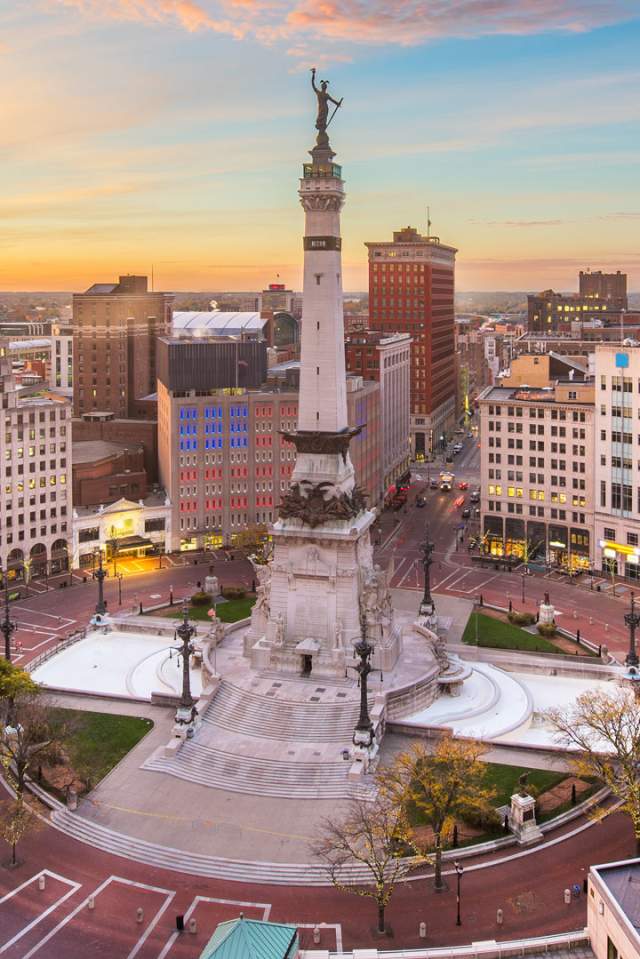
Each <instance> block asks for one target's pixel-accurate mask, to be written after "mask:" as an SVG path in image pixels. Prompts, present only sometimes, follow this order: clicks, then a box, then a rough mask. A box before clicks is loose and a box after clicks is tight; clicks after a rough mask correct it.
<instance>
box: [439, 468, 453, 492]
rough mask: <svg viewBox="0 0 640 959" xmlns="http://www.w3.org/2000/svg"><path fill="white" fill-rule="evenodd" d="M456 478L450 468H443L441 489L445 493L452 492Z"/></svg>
mask: <svg viewBox="0 0 640 959" xmlns="http://www.w3.org/2000/svg"><path fill="white" fill-rule="evenodd" d="M455 478H456V477H455V474H454V473H451V472H449V470H443V472H442V473H440V489H441V491H442V492H443V493H450V492H451V490H452V489H453V483H454V480H455Z"/></svg>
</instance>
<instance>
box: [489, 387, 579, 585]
mask: <svg viewBox="0 0 640 959" xmlns="http://www.w3.org/2000/svg"><path fill="white" fill-rule="evenodd" d="M593 396H594V386H593V382H592V381H590V380H587V381H585V382H579V381H577V380H575V381H572V380H569V379H567V380H564V381H563V382H560V381H557V382H555V383H554V384H553V385H550V386H548V387H526V386H517V387H489V388H488V389H486V390H485V391H484V393H482V394H481V396H480V398H479V403H478V405H479V411H480V435H481V460H480V463H481V466H480V469H481V482H482V492H481V529H482V532H483V535H484V543H485V548H486V549H487V551H488V552H490V553H491V554H493V555H495V556H513V557H515V558H519V559H528V560H531V559H534V558H537V559H538V560H539V561H542V562H546V563H549V564H550V565H552V566H556V567H559V568H561V569H567V570H573V569H583V570H584V569H589V568H591V567H592V563H593V558H594V544H593V528H594V484H593V458H594V448H593V431H594V405H593Z"/></svg>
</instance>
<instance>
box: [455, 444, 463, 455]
mask: <svg viewBox="0 0 640 959" xmlns="http://www.w3.org/2000/svg"><path fill="white" fill-rule="evenodd" d="M453 452H454V453H461V452H462V443H454V445H453Z"/></svg>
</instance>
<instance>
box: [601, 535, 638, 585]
mask: <svg viewBox="0 0 640 959" xmlns="http://www.w3.org/2000/svg"><path fill="white" fill-rule="evenodd" d="M598 545H599V546H600V549H601V550H602V570H603V572H605V573H607V574H609V575H611V576H616V575H617V576H625V577H626V578H627V579H640V568H639V567H640V546H628V545H627V544H625V543H616V542H614V541H613V540H607V539H601V540H600V541H599V543H598Z"/></svg>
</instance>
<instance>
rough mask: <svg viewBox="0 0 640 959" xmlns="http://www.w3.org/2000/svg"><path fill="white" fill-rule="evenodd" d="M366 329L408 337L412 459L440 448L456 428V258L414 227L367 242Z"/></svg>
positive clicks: (437, 242) (451, 252) (436, 239)
mask: <svg viewBox="0 0 640 959" xmlns="http://www.w3.org/2000/svg"><path fill="white" fill-rule="evenodd" d="M366 246H367V248H368V250H369V327H370V329H372V330H382V331H383V332H385V333H392V332H393V333H395V332H403V333H410V334H411V337H412V340H413V344H412V347H411V354H412V355H411V391H410V407H411V424H410V430H411V438H412V445H413V450H414V455H420V454H423V453H425V452H429V451H430V450H433V449H435V448H437V447H438V446H439V445H440V446H442V445H444V443H445V442H446V438H447V437H448V436H449V435H450V433H451V432H452V430H453V428H454V425H455V406H456V365H455V355H454V354H455V342H454V327H455V309H454V278H455V255H456V253H457V250H456V249H455V248H454V247H452V246H445V245H444V244H442V243H440V240H439V239H438V238H437V237H424V236H421V235H420V234H419V233H418V232H417V230H415V229H413V228H412V227H405V228H404V229H402V230H399V231H398V232H395V233H394V234H393V241H391V242H381V243H367V244H366Z"/></svg>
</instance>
